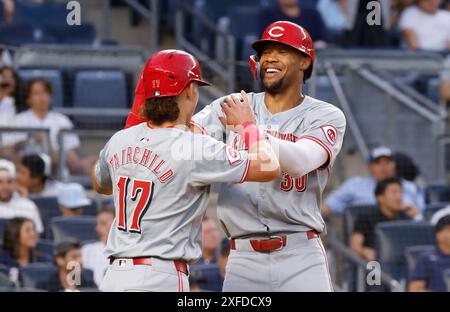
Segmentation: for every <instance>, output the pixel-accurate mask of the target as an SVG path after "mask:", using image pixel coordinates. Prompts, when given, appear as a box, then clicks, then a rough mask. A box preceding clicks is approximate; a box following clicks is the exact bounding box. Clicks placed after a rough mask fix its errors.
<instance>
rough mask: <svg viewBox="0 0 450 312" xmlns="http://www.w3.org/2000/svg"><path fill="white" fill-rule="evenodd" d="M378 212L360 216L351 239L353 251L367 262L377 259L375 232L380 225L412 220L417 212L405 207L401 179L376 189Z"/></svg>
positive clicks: (382, 183)
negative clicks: (388, 222)
mask: <svg viewBox="0 0 450 312" xmlns="http://www.w3.org/2000/svg"><path fill="white" fill-rule="evenodd" d="M375 196H376V199H377V206H378V211H377V212H376V213H371V214H363V215H361V216H359V217H358V218H357V219H356V221H355V225H354V230H353V233H352V235H351V238H350V248H351V250H352V251H353V252H354V253H356V254H358V255H359V256H361V257H362V258H364V259H365V260H367V261H373V260H375V259H376V255H375V249H374V245H375V242H374V232H375V226H376V225H377V224H378V223H381V222H386V221H395V220H404V219H411V218H413V217H414V216H415V215H416V214H417V211H416V210H415V208H414V207H406V208H405V207H404V206H403V204H402V202H403V198H402V197H403V195H402V181H401V180H400V178H387V179H385V180H383V181H381V182H379V183H378V184H377V186H376V188H375Z"/></svg>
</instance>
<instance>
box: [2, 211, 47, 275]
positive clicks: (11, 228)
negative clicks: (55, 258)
mask: <svg viewBox="0 0 450 312" xmlns="http://www.w3.org/2000/svg"><path fill="white" fill-rule="evenodd" d="M36 243H37V233H36V228H35V226H34V223H33V221H32V220H30V219H28V218H22V217H18V218H13V219H11V220H9V221H8V222H7V223H6V227H5V236H4V238H3V250H2V251H0V264H3V265H5V266H7V267H9V268H20V267H24V266H26V265H28V264H30V263H32V262H50V261H51V259H49V258H48V257H46V256H45V255H44V254H41V253H39V252H37V251H36V250H35V248H36Z"/></svg>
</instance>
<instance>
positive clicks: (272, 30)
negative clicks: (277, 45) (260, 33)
mask: <svg viewBox="0 0 450 312" xmlns="http://www.w3.org/2000/svg"><path fill="white" fill-rule="evenodd" d="M274 30H279V31H281V33H278V34H275V33H274ZM283 32H284V28H283V27H281V26H275V27H272V28H271V29H270V30H269V35H270V36H271V37H274V38H278V37H281V36H283V35H284V34H283Z"/></svg>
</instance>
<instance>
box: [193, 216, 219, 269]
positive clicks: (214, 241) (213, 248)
mask: <svg viewBox="0 0 450 312" xmlns="http://www.w3.org/2000/svg"><path fill="white" fill-rule="evenodd" d="M218 247H219V229H218V228H217V224H216V222H215V221H214V220H213V219H210V218H208V217H206V216H205V218H204V219H203V222H202V257H201V258H200V260H199V261H198V262H197V263H203V264H210V263H217V251H218V250H217V248H218Z"/></svg>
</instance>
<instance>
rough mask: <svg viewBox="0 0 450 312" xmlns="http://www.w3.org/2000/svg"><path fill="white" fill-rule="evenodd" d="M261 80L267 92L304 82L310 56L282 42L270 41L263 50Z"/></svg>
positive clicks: (272, 92) (280, 90)
mask: <svg viewBox="0 0 450 312" xmlns="http://www.w3.org/2000/svg"><path fill="white" fill-rule="evenodd" d="M259 62H260V65H261V74H260V75H261V81H262V82H263V85H264V88H265V90H266V92H268V93H271V94H275V93H281V92H283V91H284V90H285V89H287V88H288V87H289V86H291V85H294V84H297V85H299V84H301V83H302V82H303V72H304V71H305V70H306V69H308V67H309V65H310V64H311V60H310V58H309V57H307V56H304V55H303V54H301V53H299V52H298V51H297V50H295V49H294V48H291V47H289V46H286V45H284V44H280V43H268V44H266V46H264V48H263V49H262V51H261V55H260V59H259Z"/></svg>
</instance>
